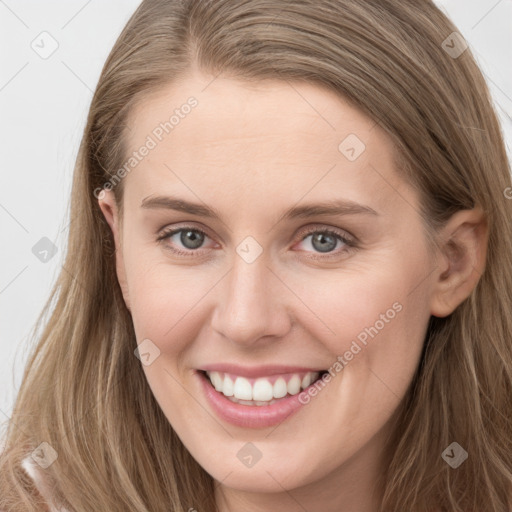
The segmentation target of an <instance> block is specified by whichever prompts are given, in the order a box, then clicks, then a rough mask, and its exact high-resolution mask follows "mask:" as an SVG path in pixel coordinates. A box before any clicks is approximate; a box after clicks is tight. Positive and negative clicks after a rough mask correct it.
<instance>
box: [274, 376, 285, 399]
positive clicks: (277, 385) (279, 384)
mask: <svg viewBox="0 0 512 512" xmlns="http://www.w3.org/2000/svg"><path fill="white" fill-rule="evenodd" d="M287 393H288V387H287V386H286V381H285V380H284V379H283V377H279V378H278V379H277V380H276V381H275V382H274V398H283V396H286V395H287Z"/></svg>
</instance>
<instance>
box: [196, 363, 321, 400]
mask: <svg viewBox="0 0 512 512" xmlns="http://www.w3.org/2000/svg"><path fill="white" fill-rule="evenodd" d="M206 375H207V376H208V378H209V379H210V382H211V383H212V385H213V387H214V388H215V390H216V391H218V392H220V393H222V394H223V395H224V396H225V397H228V398H229V399H230V400H231V401H232V402H235V403H242V404H244V405H256V406H262V405H270V404H272V403H274V402H275V401H276V400H277V399H280V398H284V397H286V396H287V395H289V396H293V395H297V394H298V393H299V392H300V391H301V390H303V389H306V388H307V387H308V386H309V385H310V384H311V383H313V382H315V381H316V380H318V378H319V377H320V372H301V373H293V374H284V375H272V376H269V377H260V378H257V379H250V378H246V377H242V376H237V375H233V374H229V373H224V372H218V371H207V372H206Z"/></svg>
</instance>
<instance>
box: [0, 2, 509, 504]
mask: <svg viewBox="0 0 512 512" xmlns="http://www.w3.org/2000/svg"><path fill="white" fill-rule="evenodd" d="M454 32H457V29H456V27H455V26H454V25H453V24H452V23H451V21H450V20H448V19H447V18H446V16H445V15H444V14H443V13H442V12H441V11H440V10H439V9H438V8H437V7H436V6H435V5H434V4H433V3H432V2H431V1H427V0H421V1H420V0H412V1H409V2H403V1H401V0H300V1H297V0H237V1H233V0H215V1H213V0H180V1H178V0H172V1H171V0H144V1H143V2H142V3H141V4H140V6H139V8H138V9H137V10H136V12H135V13H134V14H133V16H132V17H131V19H130V20H129V22H128V23H127V25H126V27H125V28H124V30H123V32H122V33H121V35H120V36H119V38H118V40H117V42H116V43H115V45H114V47H113V49H112V51H111V53H110V55H109V57H108V59H107V61H106V63H105V66H104V68H103V71H102V73H101V77H100V79H99V82H98V85H97V87H96V91H95V94H94V97H93V100H92V103H91V107H90V111H89V115H88V119H87V125H86V127H85V131H84V135H83V139H82V143H81V146H80V150H79V154H78V157H77V161H76V167H75V171H74V178H73V189H72V197H71V218H70V221H71V225H70V230H69V239H68V249H67V254H66V258H65V261H64V264H63V266H62V270H61V272H60V275H59V277H58V280H57V282H56V284H55V286H54V288H53V290H52V292H51V296H50V298H49V299H48V302H47V304H46V307H45V309H44V311H43V313H42V314H41V316H40V318H39V320H38V324H37V325H36V329H35V332H36V331H38V330H39V327H40V326H41V325H42V326H43V328H42V332H41V333H40V334H37V338H38V342H37V345H36V346H35V348H34V350H33V353H32V355H31V357H30V360H29V362H28V364H27V366H26V369H25V373H24V376H23V382H22V386H21V388H20V391H19V394H18V396H17V400H16V403H15V408H14V412H13V415H12V419H11V421H10V422H9V423H8V425H7V430H6V436H5V451H4V453H3V455H2V458H1V461H0V508H1V507H3V508H5V509H6V510H9V511H12V512H17V511H24V512H25V511H27V510H30V511H35V510H43V508H41V507H42V506H41V505H40V501H41V500H40V497H39V496H38V495H37V493H36V492H35V489H34V488H33V486H32V484H31V483H30V481H29V480H28V479H27V477H26V475H25V474H24V473H23V471H22V468H21V466H20V463H21V461H22V459H23V458H24V457H26V456H27V455H29V454H30V452H31V450H33V449H34V448H36V447H38V446H39V445H40V444H41V443H42V442H46V443H48V444H49V445H50V446H51V447H52V448H53V449H54V450H55V452H56V453H57V454H58V458H57V460H56V461H55V462H54V463H53V464H52V465H51V466H49V467H48V468H47V469H45V470H44V471H43V472H44V475H45V477H46V478H47V479H48V481H50V482H52V485H53V486H54V487H53V491H54V495H55V497H56V500H57V501H59V502H62V503H63V504H64V505H65V506H66V507H68V508H69V509H70V510H77V511H79V510H80V511H91V510H101V511H106V510H108V511H109V512H121V511H122V512H125V511H126V510H131V511H137V512H149V511H151V512H158V511H162V512H163V511H169V510H172V511H175V512H183V511H188V510H189V509H190V508H195V509H197V510H198V511H200V512H201V511H207V512H214V511H215V510H216V508H215V501H214V494H213V491H214V483H213V480H212V478H211V477H210V476H209V475H208V474H207V473H206V472H205V471H204V470H203V469H202V467H201V466H199V464H198V463H197V462H196V461H195V460H194V459H193V458H192V456H191V455H190V454H189V452H188V451H187V450H186V448H185V447H184V446H183V445H182V443H181V442H180V440H179V438H178V437H177V435H176V434H175V432H174V431H173V429H172V427H171V425H170V424H169V422H168V420H167V419H166V417H165V416H164V414H163V412H162V411H161V409H160V407H159V406H158V404H157V402H156V400H155V399H154V397H153V395H152V393H151V391H150V388H149V386H148V384H147V381H146V379H145V376H144V373H143V371H142V369H141V364H140V361H139V360H138V359H137V358H136V357H135V356H134V353H133V351H134V349H135V347H136V346H137V343H136V339H135V334H134V330H133V324H132V319H131V315H130V312H129V311H128V310H127V308H126V305H125V303H124V301H123V297H122V294H121V291H120V288H119V284H118V281H117V278H116V272H115V258H114V243H113V238H112V232H111V230H110V228H109V226H108V224H107V223H106V221H105V219H104V217H103V215H102V213H101V211H100V209H99V206H98V203H97V197H96V196H97V194H95V193H94V191H95V190H97V189H98V188H101V187H103V185H104V184H105V183H106V182H109V181H110V180H111V179H112V176H114V175H115V173H116V171H117V170H118V169H119V168H120V167H121V166H122V165H123V163H124V162H125V161H126V158H127V155H126V148H125V147H124V144H123V140H124V138H123V135H124V134H125V131H126V129H127V126H126V119H127V114H128V113H129V112H130V111H131V109H132V107H133V105H134V104H135V102H136V101H139V100H141V99H143V98H144V97H145V96H146V95H147V94H149V93H150V92H153V91H156V90H158V89H159V88H161V87H162V86H164V85H167V84H169V83H172V82H173V81H175V80H177V79H179V78H180V77H181V76H184V74H186V73H187V72H188V71H189V70H190V69H191V67H192V66H196V67H198V68H199V69H201V70H202V71H204V72H208V73H210V74H211V75H212V77H215V76H217V75H218V74H219V73H224V74H227V75H229V76H232V77H235V78H237V79H240V80H254V81H257V80H264V79H267V78H271V79H276V78H278V79H282V80H289V81H294V80H296V81H307V82H311V83H315V84H318V85H321V86H323V87H327V88H329V89H330V90H333V91H335V92H336V93H337V94H339V95H340V96H342V97H343V98H345V99H346V100H348V101H349V102H351V103H352V104H353V105H354V106H356V107H357V108H359V109H360V110H361V111H362V112H364V113H366V114H367V115H369V116H370V117H371V118H372V119H374V120H375V123H379V124H380V126H381V127H382V128H383V129H384V130H385V131H386V132H387V133H388V134H389V136H390V137H391V138H392V141H393V142H394V146H395V149H396V156H397V158H396V161H397V170H398V171H399V172H401V173H402V174H403V176H404V178H406V179H408V180H410V182H411V183H412V184H413V185H414V186H415V187H417V189H418V190H419V191H420V192H421V198H422V204H421V208H422V210H421V211H422V215H423V217H424V222H425V226H427V227H428V229H429V230H430V231H429V232H432V233H435V232H436V231H435V230H436V229H438V228H439V227H440V226H442V225H443V223H445V222H446V220H447V219H449V217H450V216H451V215H452V214H453V213H455V212H456V211H458V210H462V209H471V208H473V207H474V206H475V205H480V206H481V207H482V208H483V210H484V212H485V215H486V218H487V221H488V225H489V238H488V253H487V262H486V267H485V271H484V272H483V273H482V275H481V277H480V280H479V282H478V284H477V286H476V288H475V289H474V290H473V292H472V294H471V295H470V297H468V299H466V300H465V301H464V302H463V303H462V304H461V305H460V306H459V307H458V308H457V309H456V310H455V311H454V312H453V313H452V314H451V315H449V316H448V317H446V318H437V317H431V320H430V324H429V328H428V332H427V337H426V340H425V345H424V350H423V354H422V358H421V361H420V365H419V367H418V371H417V372H416V375H415V377H414V380H413V382H412V383H411V386H410V389H409V392H408V393H407V396H406V397H405V399H404V401H403V403H402V405H401V407H400V410H399V412H400V414H399V416H398V421H397V425H396V429H395V432H394V436H393V439H392V440H390V443H389V447H388V457H389V465H388V466H387V468H386V472H385V474H383V484H384V487H383V488H384V491H385V492H384V500H383V504H382V511H386V512H387V511H391V512H394V511H403V510H410V511H414V512H422V511H425V512H426V511H433V510H435V511H450V512H456V511H457V512H460V511H464V512H476V511H479V512H480V511H483V510H485V511H486V512H504V511H506V510H510V509H511V508H512V503H511V501H510V500H511V495H512V200H511V199H509V198H508V197H510V195H511V194H510V192H512V188H510V187H511V180H510V167H509V163H508V160H507V155H506V151H505V147H504V143H503V136H502V133H501V131H500V125H499V123H498V121H497V116H496V113H495V110H494V107H493V104H492V100H491V98H490V94H489V91H488V88H487V86H486V83H485V81H484V79H483V76H482V73H481V71H480V70H479V68H478V66H477V64H476V63H475V59H474V57H473V55H472V53H471V50H470V48H467V49H466V50H465V51H462V52H461V54H460V55H454V53H453V52H450V51H448V48H453V47H454V45H455V43H452V42H453V41H456V42H457V44H458V45H459V46H458V48H459V49H460V45H461V40H460V39H457V40H455V39H453V37H455V36H453V33H454ZM450 37H452V39H449V38H450ZM446 41H452V42H450V43H449V45H448V48H447V44H446ZM114 191H115V194H116V200H117V201H118V203H119V204H120V205H121V204H122V202H121V201H122V192H123V181H121V182H120V183H119V184H118V185H117V186H116V187H114ZM507 191H508V193H507ZM34 336H36V334H34ZM454 441H456V442H457V443H459V444H460V445H461V446H462V447H464V448H465V449H466V450H467V451H468V453H469V457H468V459H467V460H466V461H465V462H464V463H463V464H462V465H461V466H460V467H458V468H457V469H453V468H451V467H449V465H448V464H447V463H446V462H445V461H444V460H443V458H442V457H441V454H442V452H443V451H444V450H445V449H446V448H447V447H448V446H449V445H450V444H451V443H452V442H454ZM38 503H39V504H38Z"/></svg>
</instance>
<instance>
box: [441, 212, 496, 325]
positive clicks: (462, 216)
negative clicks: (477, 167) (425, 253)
mask: <svg viewBox="0 0 512 512" xmlns="http://www.w3.org/2000/svg"><path fill="white" fill-rule="evenodd" d="M439 240H440V246H439V251H438V254H437V258H438V265H437V269H436V270H437V272H436V274H435V281H434V283H433V289H432V294H431V314H432V315H434V316H437V317H441V318H442V317H446V316H448V315H450V314H451V313H453V311H454V310H455V309H456V308H457V306H458V305H459V304H460V303H461V302H463V301H464V300H465V299H466V298H467V297H469V295H470V294H471V292H472V291H473V289H474V288H475V287H476V285H477V283H478V281H479V279H480V277H481V275H482V273H483V271H484V268H485V260H486V255H487V240H488V226H487V221H486V217H485V214H484V212H483V210H482V209H481V208H480V207H476V208H475V209H473V210H461V211H458V212H456V213H455V214H454V215H453V216H452V217H451V218H450V220H449V221H448V223H447V224H446V226H445V227H444V228H443V230H442V231H441V233H440V236H439Z"/></svg>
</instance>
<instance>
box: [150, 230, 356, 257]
mask: <svg viewBox="0 0 512 512" xmlns="http://www.w3.org/2000/svg"><path fill="white" fill-rule="evenodd" d="M181 231H193V232H195V233H201V234H202V235H204V236H206V237H208V238H210V237H209V235H208V233H206V232H205V231H203V230H202V229H200V228H197V227H195V226H181V227H178V228H164V229H163V230H162V231H161V234H160V235H159V236H158V238H157V242H163V241H164V240H166V239H169V238H170V237H171V236H173V235H175V234H176V233H180V232H181ZM315 233H322V234H327V235H332V236H334V237H335V238H337V239H338V240H341V241H342V242H343V243H344V244H345V246H346V247H345V248H344V249H341V250H337V251H336V252H329V253H325V255H322V253H314V254H316V255H315V256H311V255H310V256H307V258H311V259H320V260H326V259H330V258H335V257H339V256H340V255H341V254H343V253H349V252H351V251H352V250H355V249H356V248H357V244H356V240H355V239H352V238H348V237H347V236H346V234H345V232H344V231H338V230H336V229H333V228H325V229H319V228H318V227H317V228H308V229H305V230H303V231H301V232H300V235H299V236H301V237H302V238H301V239H300V241H301V242H302V241H304V240H305V239H306V238H307V237H308V236H309V235H311V234H315ZM165 248H166V249H167V250H170V251H172V252H173V253H174V254H177V255H178V256H187V257H190V256H192V257H193V258H194V257H199V256H200V254H197V253H199V252H200V249H197V250H193V249H189V250H182V249H176V248H173V247H171V246H169V245H167V246H166V247H165Z"/></svg>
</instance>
